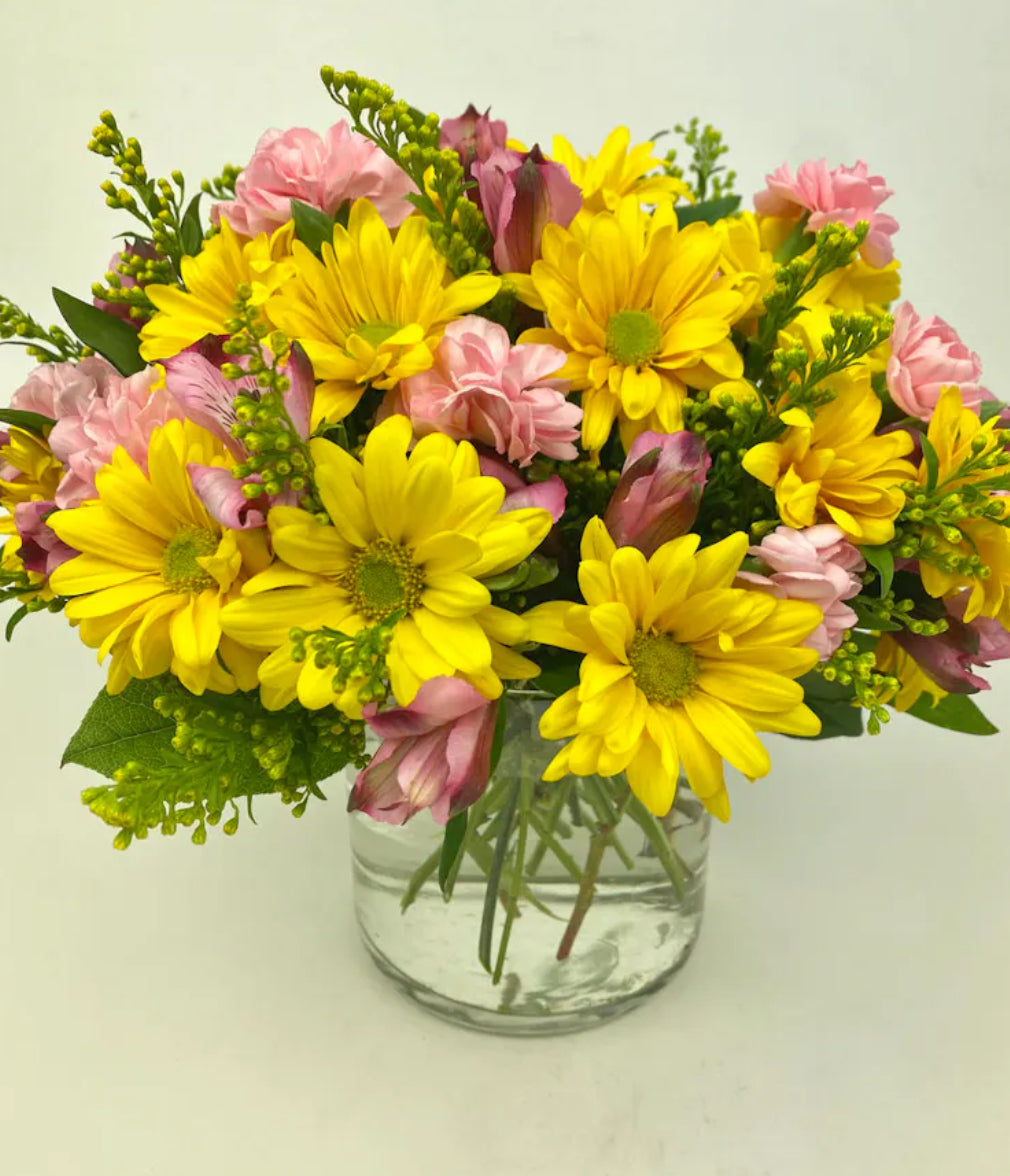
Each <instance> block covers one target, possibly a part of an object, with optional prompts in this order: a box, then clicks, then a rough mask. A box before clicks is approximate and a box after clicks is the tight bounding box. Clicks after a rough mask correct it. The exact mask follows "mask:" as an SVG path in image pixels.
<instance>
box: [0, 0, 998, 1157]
mask: <svg viewBox="0 0 1010 1176" xmlns="http://www.w3.org/2000/svg"><path fill="white" fill-rule="evenodd" d="M1007 12H1008V10H1007V8H1006V7H1005V5H1004V4H1003V3H1001V2H999V0H993V3H985V2H984V0H959V2H958V3H956V4H953V5H952V4H949V3H940V2H939V0H915V2H914V3H912V2H910V0H848V2H847V3H844V4H839V3H828V2H825V0H723V2H722V3H718V4H716V3H712V4H700V3H678V2H677V0H653V2H650V0H620V2H619V3H604V2H601V0H582V2H581V3H577V4H568V3H559V2H557V0H553V2H548V3H544V2H543V0H537V2H532V0H510V2H509V3H508V4H503V5H498V4H490V5H489V4H479V3H466V4H464V3H461V2H458V0H452V2H441V3H439V2H438V0H433V2H432V3H428V4H422V3H414V2H411V0H385V2H384V3H381V4H369V3H363V2H357V3H352V2H349V0H343V2H341V0H333V2H331V3H323V2H322V0H298V2H297V3H294V2H290V3H266V2H264V0H242V2H241V3H237V2H232V0H229V2H227V3H225V2H219V3H216V4H210V3H207V4H204V3H195V2H193V0H175V2H174V3H171V4H153V3H148V4H116V5H102V6H100V7H99V6H96V5H93V4H90V3H81V2H80V0H59V2H55V0H48V2H45V0H43V2H41V3H36V4H34V5H29V4H24V3H20V4H15V3H14V2H13V0H5V2H4V3H3V4H2V5H0V100H2V107H0V109H2V111H3V121H2V123H0V147H2V160H3V183H2V185H0V234H2V235H0V289H2V290H3V291H4V292H5V293H7V294H8V295H9V296H11V297H13V298H14V299H15V300H17V301H19V302H21V303H22V304H23V305H24V306H25V307H26V308H31V309H32V310H33V311H34V312H35V313H36V314H37V315H38V316H39V317H47V316H51V315H52V313H53V312H52V311H51V309H50V305H49V302H48V293H47V292H48V288H49V286H51V285H53V284H57V285H60V286H62V287H65V288H67V289H70V290H76V291H78V292H80V293H82V294H84V293H85V292H86V291H87V290H88V288H89V285H90V283H91V281H92V280H94V278H95V277H97V276H99V275H100V274H101V272H102V271H103V270H104V267H105V264H106V259H107V256H108V254H109V253H110V252H111V248H110V244H109V239H110V237H111V235H112V234H114V233H116V232H121V231H123V230H124V229H126V228H128V227H129V224H128V223H127V218H126V217H125V214H122V215H119V214H113V213H109V212H107V211H106V210H105V209H104V207H103V203H102V197H101V195H100V194H99V193H98V192H97V185H98V183H99V182H100V181H101V179H102V178H103V176H104V161H102V160H99V159H97V158H95V157H93V156H89V155H88V154H87V153H86V152H85V150H84V144H85V143H86V141H87V139H88V135H89V131H90V129H91V127H92V125H93V123H94V121H95V116H96V115H97V114H98V112H99V111H100V110H102V109H103V108H105V107H111V108H112V109H114V110H115V111H116V112H117V114H118V116H119V118H120V121H121V123H122V124H123V125H124V126H125V127H127V128H128V130H129V131H130V132H131V133H135V134H137V135H138V136H139V137H140V138H141V140H142V142H143V143H144V145H145V148H146V150H147V153H148V157H149V161H150V164H151V167H152V169H155V170H157V171H158V172H159V174H164V173H166V172H167V171H169V170H170V169H171V168H174V167H180V168H183V169H184V170H185V172H186V174H187V175H188V176H189V177H191V179H193V180H196V179H199V178H200V177H201V176H203V175H207V174H215V173H216V172H217V171H218V170H219V167H220V165H221V164H222V163H224V162H225V161H231V162H234V163H236V164H241V163H243V162H245V160H246V159H247V158H248V155H249V153H250V151H251V149H252V146H253V144H254V142H255V140H256V138H257V136H258V134H259V133H260V132H261V131H262V130H264V129H265V128H267V127H269V126H279V127H288V126H293V125H307V126H311V127H314V128H316V129H318V130H321V129H324V128H325V127H326V126H327V125H328V124H329V122H330V121H331V120H334V119H335V117H336V113H337V112H336V110H335V108H333V107H332V106H331V104H330V102H329V99H328V98H327V97H326V94H325V92H324V91H323V89H322V87H321V85H320V84H319V82H318V80H317V70H318V66H319V65H320V64H321V63H323V62H330V63H331V64H333V65H334V66H336V67H338V68H355V69H357V70H358V71H359V72H362V73H372V74H376V75H378V76H380V77H381V78H383V79H385V80H388V81H389V82H390V84H392V85H393V86H394V87H395V88H396V89H397V90H398V92H399V93H400V94H401V95H403V96H404V97H407V98H408V99H409V100H410V101H411V102H413V103H415V104H417V105H420V106H422V107H424V108H426V109H432V110H437V111H439V112H440V113H442V114H443V115H453V114H456V113H458V112H460V111H461V110H462V108H463V106H464V105H465V104H466V102H467V101H469V100H471V99H472V100H473V101H475V102H476V103H478V104H480V105H487V104H489V103H490V104H493V106H494V112H495V113H496V114H497V115H498V116H499V117H503V118H506V119H507V120H508V123H509V127H510V130H511V131H512V133H513V134H515V135H517V136H518V137H521V138H523V139H524V140H526V141H528V142H532V141H533V140H535V139H538V138H539V139H540V140H541V141H542V142H544V143H545V145H546V144H548V143H549V140H550V136H551V134H552V133H553V132H554V131H561V132H563V133H565V134H567V135H568V136H569V137H570V138H571V139H572V140H573V142H574V143H575V144H576V145H577V146H578V147H579V148H581V149H582V150H584V151H588V150H593V149H595V148H596V147H597V146H598V145H599V143H600V142H601V141H602V138H603V136H604V134H605V132H606V131H607V129H608V128H609V127H610V126H611V125H613V124H615V123H618V122H626V123H627V124H628V125H629V126H630V127H631V128H632V129H633V131H634V133H635V134H636V136H637V137H638V138H644V137H646V136H647V135H649V134H650V133H652V132H653V131H655V130H657V129H658V128H659V127H662V126H667V125H670V124H672V123H673V122H675V121H677V120H678V119H685V118H687V117H689V116H690V115H692V114H694V113H698V114H700V115H701V116H702V118H703V119H709V120H711V121H713V122H715V123H716V124H717V125H719V126H721V127H722V128H723V129H724V130H725V132H726V135H727V137H728V140H729V142H730V143H731V145H732V147H733V148H734V153H733V161H734V163H735V165H736V166H737V168H738V170H739V172H740V176H741V188H742V190H743V191H744V192H745V193H749V192H751V191H753V190H754V189H755V188H756V187H758V186H760V183H761V177H762V176H763V174H764V172H765V171H767V170H771V169H772V168H773V167H775V166H776V165H778V164H779V163H781V162H783V161H785V160H789V161H790V162H792V163H793V164H794V165H795V164H796V163H799V162H800V161H801V160H803V159H804V158H807V157H810V156H816V155H822V154H823V155H826V156H827V157H828V159H829V160H830V161H831V163H832V164H836V163H839V162H848V163H851V162H852V161H853V160H854V159H855V158H856V157H858V156H865V158H866V159H867V160H868V161H869V163H870V165H871V168H872V169H873V170H876V171H880V172H882V173H883V174H884V175H885V176H886V178H887V180H888V182H889V183H890V185H891V186H892V187H893V188H894V189H895V191H896V195H895V196H894V197H893V199H892V200H891V202H890V203H889V204H888V206H887V210H888V211H893V213H894V214H895V215H896V216H897V218H898V219H899V221H900V222H901V225H902V229H901V232H900V235H899V237H898V252H899V255H900V257H901V258H902V261H903V263H904V281H905V291H906V294H907V295H908V296H909V297H910V298H911V299H912V300H913V301H914V302H915V304H916V306H917V307H918V308H919V309H920V310H921V311H923V312H934V311H935V312H939V313H942V314H943V315H944V316H945V317H947V318H948V319H949V321H951V322H952V323H954V324H955V325H956V326H958V327H959V328H960V330H961V332H962V334H963V336H964V338H965V339H966V341H967V342H969V344H970V345H971V346H972V347H974V348H975V349H977V350H978V351H979V352H980V354H981V355H982V357H983V362H984V365H985V376H986V381H985V382H986V383H987V384H988V385H989V386H990V387H991V388H993V389H994V390H995V391H996V392H997V393H1002V395H1003V396H1004V398H1007V396H1008V394H1010V332H1008V330H1007V308H1008V297H1007V273H1008V262H1010V248H1008V246H1010V219H1008V217H1007V214H1006V199H1007V196H1006V193H1007V189H1008V187H1010V163H1008V159H1010V156H1008V153H1007V143H1008V141H1010V81H1008V77H1010V75H1008V73H1007V71H1006V64H1005V63H1006V58H1007V51H1008V48H1010V43H1008V42H1010V37H1008V33H1010V17H1008V15H1007ZM25 371H26V365H25V362H24V357H23V355H22V353H21V352H19V351H16V350H13V349H7V350H5V351H3V352H0V381H2V384H3V391H2V392H0V400H3V401H6V399H7V396H8V395H9V393H10V392H12V391H13V390H14V388H15V387H17V385H18V384H19V383H20V382H21V379H22V378H23V375H24V372H25ZM0 655H2V657H3V662H2V667H3V668H2V671H0V740H2V742H3V744H4V749H3V753H2V754H3V760H2V762H3V769H2V777H3V778H2V781H0V1173H2V1176H182V1174H187V1176H211V1174H214V1176H218V1174H230V1173H233V1172H234V1173H242V1174H243V1176H280V1174H287V1173H291V1174H294V1176H315V1174H317V1173H319V1174H323V1173H325V1174H327V1176H330V1174H334V1173H336V1174H341V1176H342V1174H343V1173H345V1172H346V1173H355V1174H357V1176H373V1174H375V1176H386V1174H387V1173H405V1174H411V1176H413V1174H418V1176H428V1174H432V1176H434V1174H436V1173H437V1174H438V1176H463V1174H467V1176H469V1174H471V1173H475V1172H479V1173H482V1174H487V1176H504V1174H509V1176H513V1174H514V1176H540V1174H547V1173H552V1174H559V1176H568V1174H572V1176H576V1174H578V1176H610V1174H616V1173H620V1174H621V1176H652V1174H657V1176H659V1174H662V1176H666V1174H672V1173H677V1174H680V1173H684V1174H685V1176H849V1174H850V1173H852V1174H856V1173H858V1174H859V1176H906V1174H907V1176H913V1174H914V1176H946V1174H948V1173H949V1174H953V1176H960V1174H961V1173H971V1174H972V1176H1002V1174H1005V1173H1006V1172H1007V1171H1008V1170H1010V1116H1007V1115H1006V1112H1007V1109H1008V1104H1010V1014H1008V1012H1007V1008H1008V996H1007V994H1008V991H1010V920H1008V914H1007V907H1008V901H1010V899H1008V894H1010V885H1008V884H1010V853H1008V850H1007V839H1008V830H1010V791H1008V788H1007V758H1008V752H1010V736H1007V735H999V736H996V737H993V738H990V739H985V740H975V741H973V740H971V739H969V738H967V737H956V736H949V735H946V734H944V733H942V732H938V731H936V730H933V729H927V728H925V727H923V726H921V725H916V724H914V723H913V722H911V721H904V720H899V721H897V722H896V723H894V724H893V725H892V727H891V729H889V730H888V731H887V732H886V733H885V735H884V736H882V737H881V738H879V739H875V740H870V739H865V740H863V741H859V742H852V741H849V742H835V743H829V744H814V745H803V746H801V745H799V744H797V743H790V742H787V741H784V740H782V741H779V742H778V743H777V744H776V745H775V747H774V748H773V758H774V761H775V768H774V772H773V775H772V776H771V777H769V778H768V779H767V780H766V781H764V782H762V783H760V784H757V785H755V786H753V787H751V786H749V785H746V784H744V785H740V786H738V787H737V788H736V790H735V793H734V796H733V800H734V806H735V816H734V820H733V822H732V824H731V825H730V826H729V827H728V828H727V829H720V830H718V831H717V835H716V837H715V844H714V847H713V854H712V863H711V866H712V869H711V875H710V878H711V881H710V902H709V908H708V914H707V920H706V927H705V930H704V933H703V936H702V940H701V943H700V946H699V948H698V951H697V953H696V955H695V957H694V959H693V960H692V961H691V963H690V964H689V966H688V968H687V969H686V970H685V971H684V972H683V973H682V974H681V975H680V977H679V978H678V979H677V980H676V981H675V982H674V984H673V985H672V986H671V987H670V988H668V989H667V990H666V991H665V992H664V993H662V994H661V995H660V996H658V997H657V998H656V999H654V1000H653V1001H652V1002H651V1004H650V1005H648V1006H647V1007H646V1008H645V1009H643V1010H641V1011H638V1012H636V1013H634V1014H633V1015H632V1016H630V1017H629V1018H627V1019H626V1020H622V1021H619V1022H616V1023H614V1024H612V1025H611V1026H609V1027H606V1028H603V1029H600V1030H597V1031H594V1032H592V1033H589V1034H585V1035H582V1036H579V1037H574V1038H559V1039H555V1040H543V1041H528V1042H520V1041H510V1040H501V1039H495V1038H490V1037H480V1036H477V1035H471V1034H469V1033H467V1032H465V1031H462V1030H456V1029H454V1028H451V1027H449V1026H446V1025H443V1024H442V1023H440V1022H437V1021H434V1020H432V1019H430V1018H429V1017H428V1016H427V1015H426V1014H424V1013H422V1012H419V1011H416V1010H415V1009H414V1008H412V1007H410V1006H409V1005H408V1004H407V1003H406V1002H404V1001H402V1000H401V998H400V997H399V996H398V995H397V994H396V993H394V992H393V991H391V990H390V989H389V988H388V987H387V986H386V985H385V983H384V982H383V981H382V980H381V979H380V978H379V976H378V974H377V973H375V972H374V971H373V970H372V968H371V966H370V965H369V964H368V963H367V962H366V960H365V958H364V957H363V954H362V952H361V950H360V949H359V947H358V945H357V943H356V940H355V935H354V932H353V929H352V922H351V912H350V907H349V884H348V865H347V849H346V845H345V830H344V816H343V813H342V812H341V811H340V810H341V807H342V806H341V805H340V804H339V803H335V804H332V805H331V806H329V807H326V806H319V807H318V808H317V809H316V811H315V812H312V811H311V810H310V813H309V814H308V816H307V817H306V818H305V819H304V820H303V821H301V822H296V821H294V820H292V819H291V817H290V816H289V815H288V814H287V813H286V812H285V811H283V810H282V809H281V807H280V806H279V805H270V804H262V805H261V806H260V809H259V820H260V824H259V827H258V828H253V827H251V826H248V825H246V826H245V827H244V828H243V829H242V831H241V833H240V835H239V836H238V837H237V838H235V839H233V840H226V839H225V838H223V837H221V836H219V835H212V837H211V839H210V841H209V843H208V844H207V845H206V846H205V847H204V848H202V849H197V848H195V847H193V846H191V845H189V844H188V843H187V842H186V841H185V840H184V839H183V838H181V837H180V838H177V839H175V840H174V841H166V840H163V839H161V838H160V837H159V838H157V839H156V840H154V841H151V842H149V843H147V844H142V845H139V846H136V847H135V848H134V849H132V850H131V851H130V852H129V853H126V854H118V853H115V852H113V851H112V849H111V848H110V841H111V831H109V830H107V829H106V828H105V827H103V826H102V825H101V824H100V823H99V822H98V821H97V819H96V818H93V817H91V816H90V815H89V814H88V813H87V812H86V810H84V809H83V807H81V806H80V805H79V803H78V802H77V794H78V792H79V790H80V789H81V788H82V787H85V786H87V785H88V784H89V783H90V782H91V778H90V777H89V774H88V773H86V772H84V771H83V770H78V769H75V768H68V769H66V770H64V771H63V772H59V771H58V770H57V764H58V762H59V756H60V751H61V749H62V747H63V745H64V744H65V742H66V740H67V739H68V737H69V736H70V734H71V733H72V731H73V729H74V727H75V725H76V723H77V721H78V720H79V718H80V716H81V715H82V713H83V711H84V709H85V706H86V704H87V702H88V701H89V699H90V697H91V696H92V695H93V694H94V693H95V692H96V691H97V689H98V688H99V686H100V684H101V674H100V672H99V670H98V669H97V667H96V666H95V665H94V662H93V655H92V654H91V653H90V651H87V650H85V649H84V648H83V647H82V646H80V645H79V643H78V641H77V638H76V637H75V636H74V634H73V633H71V632H69V631H68V630H66V629H65V627H64V625H63V623H62V621H60V620H59V619H55V618H54V619H42V618H36V619H34V620H33V622H30V623H28V624H26V625H25V626H24V627H23V628H22V629H21V630H20V632H19V633H18V635H17V638H16V640H15V643H14V645H13V646H12V647H10V648H4V649H2V650H0ZM1004 669H1005V667H1004ZM992 677H993V680H994V682H995V684H996V686H997V689H996V690H995V691H994V692H993V694H992V695H990V696H989V697H988V698H986V699H984V700H983V701H984V702H985V704H986V706H987V709H988V711H989V713H990V715H991V716H992V717H993V718H994V720H995V721H996V722H997V723H1002V724H1003V725H1006V724H1007V720H1008V719H1010V675H1008V674H1007V673H1006V672H994V673H993V675H992Z"/></svg>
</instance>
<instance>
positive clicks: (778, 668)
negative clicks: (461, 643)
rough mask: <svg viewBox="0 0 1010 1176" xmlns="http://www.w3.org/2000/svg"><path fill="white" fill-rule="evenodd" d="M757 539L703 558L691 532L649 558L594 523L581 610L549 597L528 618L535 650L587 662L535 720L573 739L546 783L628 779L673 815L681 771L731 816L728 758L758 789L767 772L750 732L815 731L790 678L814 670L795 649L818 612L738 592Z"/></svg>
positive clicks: (811, 654) (543, 729)
mask: <svg viewBox="0 0 1010 1176" xmlns="http://www.w3.org/2000/svg"><path fill="white" fill-rule="evenodd" d="M748 543H749V540H748V538H747V536H746V535H745V534H743V533H742V532H739V533H737V534H734V535H730V536H729V537H728V538H726V539H724V540H722V541H721V542H720V543H716V544H713V545H712V546H711V547H706V548H704V549H703V550H701V551H698V550H697V547H698V536H697V535H693V534H692V535H684V536H682V537H681V538H679V539H674V540H672V541H671V542H669V543H665V544H664V545H663V546H662V547H660V548H659V549H658V550H657V551H656V552H655V554H654V555H653V556H652V557H651V558H650V559H649V560H648V561H646V558H645V556H644V555H643V554H642V553H641V552H640V551H638V550H637V548H633V547H616V546H615V544H614V541H613V540H612V539H611V537H610V535H609V534H608V532H607V530H606V528H605V527H604V525H603V523H602V522H601V521H600V520H599V519H592V520H590V522H589V524H588V525H587V527H586V530H585V532H584V533H583V537H582V563H581V565H580V567H579V586H580V588H581V589H582V595H583V597H584V598H585V601H586V603H585V604H571V603H568V602H566V601H551V602H549V603H547V604H542V605H538V606H537V607H536V608H534V609H533V610H531V611H530V612H529V613H527V614H526V618H525V619H526V622H527V624H528V625H529V630H530V636H531V638H532V639H533V640H535V641H541V642H544V643H545V644H548V645H558V646H560V647H561V648H563V649H573V650H577V651H578V652H580V653H584V654H585V655H586V656H585V657H584V658H583V660H582V664H581V667H580V670H579V685H578V686H576V687H574V688H573V689H571V690H569V691H567V692H566V693H565V694H562V695H561V697H560V698H559V699H557V701H556V702H554V703H553V704H552V705H551V706H550V707H549V708H548V710H547V711H546V712H545V713H544V716H543V718H542V719H541V722H540V734H541V735H542V736H543V738H544V739H565V738H568V737H569V736H574V738H572V739H571V742H569V743H566V744H565V746H564V747H563V748H562V749H561V750H560V751H559V752H558V754H557V755H556V756H555V758H554V759H553V760H552V762H551V763H550V765H549V766H548V768H547V770H546V771H545V772H544V779H545V780H559V779H561V778H562V777H563V776H565V775H568V774H569V773H570V774H572V775H575V776H588V775H593V774H597V773H598V774H600V775H603V776H614V775H616V774H617V773H619V772H626V773H627V777H628V783H629V785H630V786H631V789H632V791H633V792H634V793H635V795H636V796H637V797H638V798H639V800H641V802H642V803H643V804H644V805H645V806H646V808H648V809H649V811H650V812H653V813H655V814H656V815H657V816H665V815H666V813H667V812H669V810H670V806H671V805H672V804H673V799H674V794H675V792H676V788H677V778H678V774H679V772H680V771H681V770H682V771H683V772H684V774H685V776H686V777H687V779H688V781H689V783H690V785H691V788H692V790H693V791H694V792H695V793H696V795H697V796H698V797H699V798H700V799H701V801H702V802H703V803H704V805H705V807H706V808H707V809H708V810H709V812H711V813H712V814H713V815H715V816H717V817H719V818H720V819H721V820H726V819H728V817H729V811H730V809H729V798H728V796H727V793H726V785H725V780H724V777H723V760H724V759H725V760H726V761H727V762H729V763H730V764H732V765H733V766H734V767H735V768H737V769H739V770H740V771H741V772H743V774H744V775H745V776H748V777H750V778H752V779H756V778H757V777H760V776H764V775H766V774H767V773H768V770H769V767H770V763H769V759H768V753H767V752H766V751H765V749H764V747H763V746H762V744H761V742H760V740H759V739H758V738H757V736H756V735H755V731H783V732H786V733H787V734H791V735H808V736H812V735H816V734H817V733H818V732H819V731H820V720H819V719H818V718H817V716H816V715H815V714H814V713H813V712H812V711H811V710H809V709H808V708H807V707H806V706H805V705H804V703H803V688H802V687H801V686H800V685H799V684H798V683H796V682H795V681H793V679H794V678H796V677H798V676H799V675H800V674H803V673H805V672H806V671H807V670H810V669H811V668H812V667H813V666H814V664H815V663H816V661H817V656H818V655H817V653H816V651H815V650H812V649H806V648H801V647H800V642H802V641H803V640H804V639H805V638H806V637H808V636H809V635H810V633H812V632H813V630H814V629H815V628H816V627H817V625H819V624H820V623H821V621H822V620H823V616H822V614H821V610H820V609H819V608H818V607H817V606H816V605H814V604H809V603H807V602H805V601H794V600H778V599H776V598H775V597H773V596H770V595H769V594H767V593H764V592H758V591H752V590H749V589H745V588H734V587H733V586H732V585H733V580H734V577H735V576H736V574H737V571H738V570H739V568H740V564H741V561H742V560H743V558H744V556H745V555H746V554H747V547H748Z"/></svg>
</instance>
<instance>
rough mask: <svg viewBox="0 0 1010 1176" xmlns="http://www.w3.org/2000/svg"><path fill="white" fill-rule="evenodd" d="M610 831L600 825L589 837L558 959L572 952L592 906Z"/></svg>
mask: <svg viewBox="0 0 1010 1176" xmlns="http://www.w3.org/2000/svg"><path fill="white" fill-rule="evenodd" d="M612 833H613V829H611V827H610V826H609V825H601V826H600V827H599V828H598V829H597V830H596V832H595V833H594V834H593V835H592V837H590V839H589V853H588V854H587V855H586V868H585V870H584V871H583V874H582V881H581V883H580V884H579V893H578V895H577V896H576V899H575V906H574V907H573V908H572V914H571V918H569V920H568V926H567V927H566V928H565V933H564V935H563V936H562V937H561V943H560V945H559V946H558V954H557V958H558V959H559V960H562V961H563V960H566V959H568V957H569V956H570V955H571V954H572V948H573V947H574V946H575V940H576V938H577V936H578V934H579V929H580V928H581V927H582V923H583V921H584V919H585V917H586V913H587V912H588V910H589V908H590V906H592V902H593V898H594V896H595V895H596V879H597V876H598V875H599V872H600V866H601V865H602V864H603V855H604V854H605V853H606V851H607V845H608V844H609V842H610V837H611V834H612Z"/></svg>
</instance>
